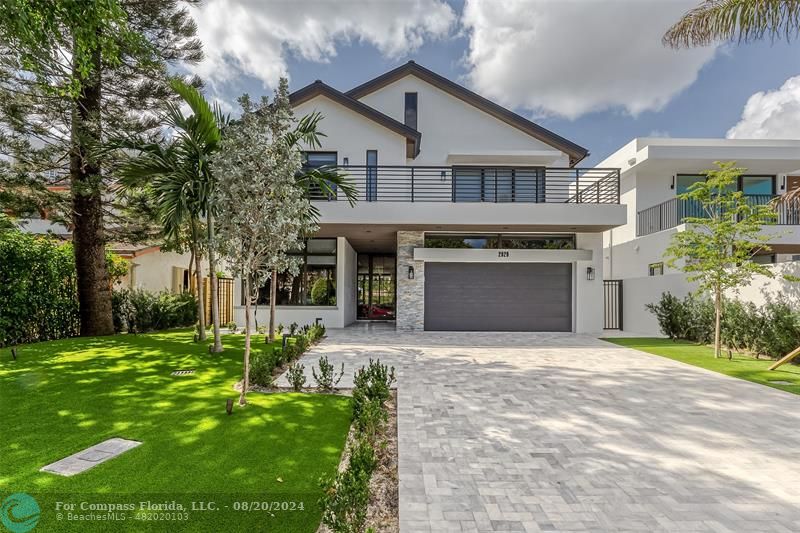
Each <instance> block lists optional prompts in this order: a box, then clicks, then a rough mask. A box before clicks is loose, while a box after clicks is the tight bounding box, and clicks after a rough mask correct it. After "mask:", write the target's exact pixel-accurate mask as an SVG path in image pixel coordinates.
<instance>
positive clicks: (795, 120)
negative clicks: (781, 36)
mask: <svg viewBox="0 0 800 533" xmlns="http://www.w3.org/2000/svg"><path fill="white" fill-rule="evenodd" d="M726 137H728V138H729V139H800V76H794V77H792V78H789V79H788V80H786V81H785V82H784V83H783V85H781V87H780V89H777V90H774V91H766V92H764V91H759V92H757V93H755V94H754V95H752V96H751V97H750V98H748V99H747V103H746V104H745V106H744V110H743V111H742V118H741V119H740V120H739V122H738V123H737V124H736V125H735V126H734V127H732V128H731V129H729V130H728V133H727V134H726Z"/></svg>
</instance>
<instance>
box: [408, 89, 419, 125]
mask: <svg viewBox="0 0 800 533" xmlns="http://www.w3.org/2000/svg"><path fill="white" fill-rule="evenodd" d="M405 125H406V126H408V127H409V128H414V129H417V93H406V113H405Z"/></svg>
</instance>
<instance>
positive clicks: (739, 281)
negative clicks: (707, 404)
mask: <svg viewBox="0 0 800 533" xmlns="http://www.w3.org/2000/svg"><path fill="white" fill-rule="evenodd" d="M717 166H718V167H719V168H718V169H716V170H707V171H705V172H703V174H704V175H705V176H706V179H705V180H703V181H699V182H697V183H694V184H692V186H691V187H690V188H689V190H688V192H686V193H684V194H681V195H679V196H678V198H679V199H680V200H681V201H684V202H692V203H693V204H695V205H696V207H697V209H698V210H699V213H698V215H700V216H695V217H686V218H684V220H683V222H685V223H686V230H685V231H679V232H677V233H675V234H674V235H673V236H672V242H671V243H670V245H669V247H668V248H667V250H666V252H665V256H666V257H667V264H669V265H670V266H673V267H677V268H680V269H681V270H683V271H684V272H686V273H687V274H688V276H687V279H688V280H689V281H696V282H698V284H699V291H700V292H705V293H710V294H711V296H712V297H713V301H714V313H715V319H714V323H715V325H714V356H715V357H719V356H720V350H721V345H720V322H721V318H722V308H723V296H724V294H725V291H726V290H727V289H735V288H737V287H741V286H742V285H745V284H747V283H749V282H750V280H751V279H752V278H753V276H755V275H756V274H761V275H764V276H768V277H774V274H773V273H772V271H771V270H770V269H769V268H767V267H766V266H764V265H761V264H759V263H756V262H755V261H753V260H752V259H753V256H755V255H756V254H758V253H759V252H763V251H769V249H770V248H769V246H768V245H767V243H768V242H769V240H770V239H771V238H773V237H774V235H769V234H767V233H765V232H764V231H763V228H762V226H763V224H765V223H767V224H768V223H769V222H770V221H774V219H775V212H774V210H773V209H772V208H771V206H769V205H758V204H755V203H753V202H750V201H748V199H747V197H746V196H745V195H744V193H742V192H741V191H737V190H736V183H737V181H738V178H739V176H741V175H742V173H743V172H744V169H741V168H736V167H735V164H734V163H732V162H728V163H720V162H717Z"/></svg>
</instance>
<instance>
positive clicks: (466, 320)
mask: <svg viewBox="0 0 800 533" xmlns="http://www.w3.org/2000/svg"><path fill="white" fill-rule="evenodd" d="M425 329H426V330H429V331H572V265H571V264H570V263H426V264H425Z"/></svg>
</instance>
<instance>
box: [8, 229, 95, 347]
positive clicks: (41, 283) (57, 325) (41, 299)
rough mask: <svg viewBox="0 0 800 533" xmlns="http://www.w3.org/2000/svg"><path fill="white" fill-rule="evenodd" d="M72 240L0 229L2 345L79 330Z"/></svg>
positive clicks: (63, 334) (51, 337) (48, 338)
mask: <svg viewBox="0 0 800 533" xmlns="http://www.w3.org/2000/svg"><path fill="white" fill-rule="evenodd" d="M76 290H77V286H76V279H75V258H74V255H73V252H72V244H71V243H60V242H59V241H57V240H56V239H54V238H52V237H42V236H37V235H32V234H29V233H22V232H20V231H8V232H2V233H0V346H9V345H14V344H22V343H28V342H36V341H45V340H52V339H60V338H63V337H71V336H74V335H77V334H78V333H79V327H80V320H79V315H78V301H77V298H76Z"/></svg>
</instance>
